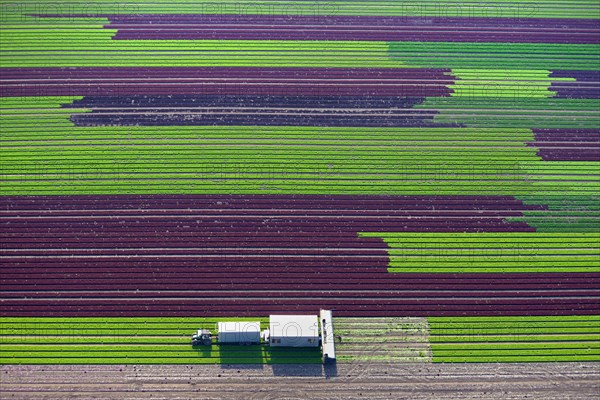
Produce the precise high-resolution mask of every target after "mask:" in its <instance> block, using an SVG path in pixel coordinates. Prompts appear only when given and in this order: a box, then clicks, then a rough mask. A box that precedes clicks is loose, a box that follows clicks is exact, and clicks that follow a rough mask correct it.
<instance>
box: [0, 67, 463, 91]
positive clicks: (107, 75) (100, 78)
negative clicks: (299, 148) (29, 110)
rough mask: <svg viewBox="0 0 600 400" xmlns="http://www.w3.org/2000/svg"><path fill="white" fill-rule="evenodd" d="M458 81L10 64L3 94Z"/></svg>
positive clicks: (0, 83) (430, 73)
mask: <svg viewBox="0 0 600 400" xmlns="http://www.w3.org/2000/svg"><path fill="white" fill-rule="evenodd" d="M240 77H242V79H240ZM50 79H52V81H49V80H50ZM454 80H455V77H454V76H452V75H450V72H449V70H444V69H395V68H388V69H377V68H365V69H360V68H251V67H248V68H246V67H244V68H237V67H214V68H204V67H199V68H192V67H181V68H179V67H176V68H168V67H164V68H163V67H158V68H130V67H127V68H115V67H106V68H6V69H4V70H3V74H2V76H1V77H0V96H4V97H9V96H10V97H14V96H109V97H130V96H139V97H141V96H158V97H159V98H160V97H165V96H168V95H175V96H178V95H179V96H184V95H187V96H188V97H193V96H195V97H196V98H197V99H202V98H207V99H210V98H212V97H214V96H216V95H220V96H236V95H237V96H240V97H243V96H259V97H260V96H263V97H266V96H275V97H293V96H296V97H301V96H304V97H307V96H308V97H311V98H314V97H325V98H327V97H332V96H339V97H346V96H347V97H360V96H362V97H365V96H369V97H371V96H372V97H382V96H384V97H396V98H399V97H416V98H421V97H431V96H439V97H446V96H450V95H451V94H452V93H453V90H452V89H450V88H449V86H450V85H452V84H453V83H454Z"/></svg>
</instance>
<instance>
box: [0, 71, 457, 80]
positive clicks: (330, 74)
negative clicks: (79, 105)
mask: <svg viewBox="0 0 600 400" xmlns="http://www.w3.org/2000/svg"><path fill="white" fill-rule="evenodd" d="M450 72H451V70H450V69H448V68H312V67H290V68H287V67H286V68H273V67H269V68H263V67H74V68H71V67H59V68H54V67H53V68H2V76H1V77H0V82H1V81H2V80H3V79H28V80H35V79H38V80H42V81H44V80H45V79H68V80H77V79H99V78H101V79H119V78H127V79H133V78H138V77H139V78H140V79H142V78H143V79H150V78H159V79H160V78H206V79H213V78H236V79H240V78H241V81H242V82H245V80H244V78H246V79H248V78H261V79H313V80H317V79H322V80H331V79H356V80H357V81H358V82H361V81H364V80H365V79H375V80H383V79H402V80H404V79H418V80H420V81H431V80H443V81H450V82H449V83H452V81H453V79H454V77H453V76H451V75H448V74H449V73H450Z"/></svg>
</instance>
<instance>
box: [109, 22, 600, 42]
mask: <svg viewBox="0 0 600 400" xmlns="http://www.w3.org/2000/svg"><path fill="white" fill-rule="evenodd" d="M106 27H107V28H110V29H114V28H115V26H113V25H107V26H106ZM113 39H114V40H343V41H376V42H392V41H393V42H465V43H478V42H481V43H489V42H496V43H568V44H597V43H600V39H599V36H598V32H594V33H581V34H578V35H572V34H571V33H570V32H569V33H565V34H557V33H556V32H545V33H540V32H539V31H531V32H523V31H519V32H499V33H497V32H492V33H486V32H484V31H483V32H482V30H473V31H470V32H464V31H449V30H443V31H440V32H432V31H431V30H429V31H424V32H423V31H420V32H413V31H409V32H402V31H399V30H397V29H393V30H389V31H388V32H384V31H382V30H381V29H377V31H376V32H373V31H372V28H368V29H352V30H350V29H348V30H347V31H346V32H340V31H339V30H337V29H326V30H323V29H321V30H319V29H313V30H308V29H306V28H298V29H290V27H288V26H283V25H282V26H280V28H279V29H278V30H274V29H252V30H249V29H229V30H215V29H214V28H210V27H209V28H205V29H197V28H195V29H194V28H192V27H189V28H187V29H184V27H183V26H180V27H178V28H177V29H172V30H168V29H152V30H151V29H140V28H131V27H122V28H120V29H119V30H118V31H117V34H115V36H113Z"/></svg>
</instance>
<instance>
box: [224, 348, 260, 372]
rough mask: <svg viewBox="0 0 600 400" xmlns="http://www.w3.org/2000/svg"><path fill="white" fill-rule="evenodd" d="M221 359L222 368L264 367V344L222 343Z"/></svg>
mask: <svg viewBox="0 0 600 400" xmlns="http://www.w3.org/2000/svg"><path fill="white" fill-rule="evenodd" d="M219 360H220V361H219V362H220V364H221V368H222V369H263V368H264V346H261V345H239V344H221V345H220V346H219Z"/></svg>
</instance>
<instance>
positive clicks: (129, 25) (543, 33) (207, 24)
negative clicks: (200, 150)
mask: <svg viewBox="0 0 600 400" xmlns="http://www.w3.org/2000/svg"><path fill="white" fill-rule="evenodd" d="M107 17H108V18H109V19H110V21H111V23H110V24H109V25H106V28H110V29H117V30H118V31H117V34H116V35H115V36H114V37H113V38H114V39H117V40H160V39H169V40H196V39H214V40H219V39H220V40H274V39H276V40H371V41H436V42H437V41H439V42H521V43H578V44H593V43H600V29H599V28H598V25H597V24H593V23H590V20H583V19H576V20H557V19H536V18H522V19H521V18H440V17H373V16H371V17H366V16H278V15H269V16H264V15H161V14H156V15H122V16H107Z"/></svg>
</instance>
